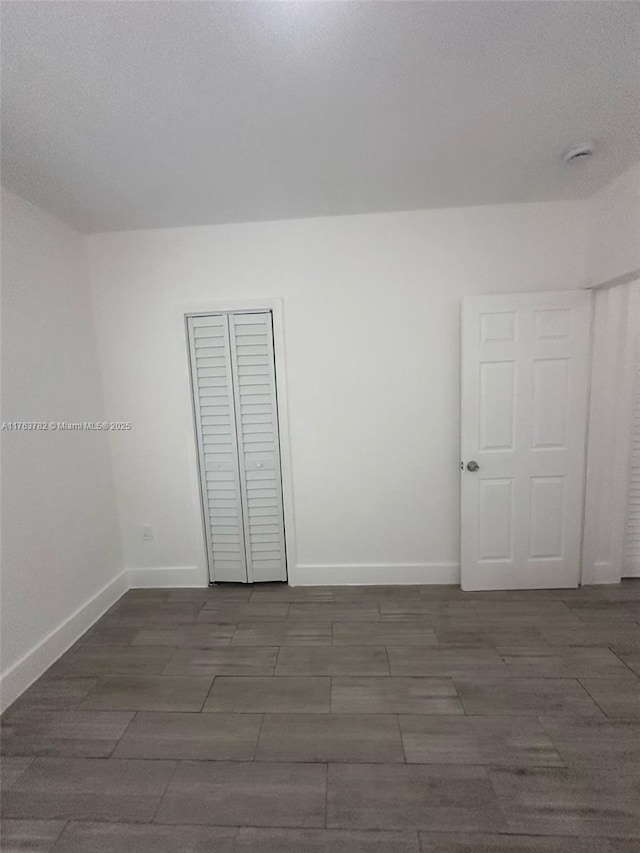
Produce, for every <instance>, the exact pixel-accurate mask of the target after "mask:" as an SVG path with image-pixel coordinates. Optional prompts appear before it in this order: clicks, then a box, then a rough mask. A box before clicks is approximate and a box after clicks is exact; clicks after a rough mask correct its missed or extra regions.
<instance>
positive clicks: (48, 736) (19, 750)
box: [0, 709, 133, 758]
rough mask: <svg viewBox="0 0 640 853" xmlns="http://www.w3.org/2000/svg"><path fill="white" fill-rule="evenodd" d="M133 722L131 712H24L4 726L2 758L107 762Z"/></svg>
mask: <svg viewBox="0 0 640 853" xmlns="http://www.w3.org/2000/svg"><path fill="white" fill-rule="evenodd" d="M132 719H133V712H132V711H66V710H65V711H55V710H41V709H34V710H24V711H23V712H22V713H20V714H14V715H12V716H10V717H9V718H8V719H7V720H6V721H5V720H3V722H2V740H1V742H0V749H1V751H2V754H3V755H52V756H53V755H67V756H77V757H79V758H81V757H86V758H106V757H108V756H109V755H110V754H111V753H112V752H113V750H114V748H115V746H116V744H117V743H118V739H119V738H120V737H121V736H122V734H123V733H124V731H125V729H126V728H127V726H128V725H129V723H130V722H131V720H132Z"/></svg>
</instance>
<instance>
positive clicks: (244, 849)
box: [78, 827, 626, 853]
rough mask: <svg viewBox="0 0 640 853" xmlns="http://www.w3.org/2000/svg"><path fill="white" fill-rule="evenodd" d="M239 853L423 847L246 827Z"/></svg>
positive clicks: (404, 839)
mask: <svg viewBox="0 0 640 853" xmlns="http://www.w3.org/2000/svg"><path fill="white" fill-rule="evenodd" d="M78 853H79V851H78ZM114 853H115V851H114ZM235 853H419V847H418V836H417V834H416V833H415V832H383V831H382V832H380V831H379V832H375V831H374V832H366V831H358V830H349V829H251V828H244V827H243V828H241V829H240V830H239V832H238V838H237V840H236V847H235ZM625 853H626V852H625Z"/></svg>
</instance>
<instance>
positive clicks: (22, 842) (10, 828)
mask: <svg viewBox="0 0 640 853" xmlns="http://www.w3.org/2000/svg"><path fill="white" fill-rule="evenodd" d="M64 826H65V822H64V821H63V820H3V821H2V824H0V850H2V851H3V853H50V850H51V848H52V847H53V845H54V844H55V842H56V839H57V838H58V836H59V835H60V833H61V832H62V830H63V829H64Z"/></svg>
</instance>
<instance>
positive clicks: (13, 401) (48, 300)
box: [1, 191, 126, 707]
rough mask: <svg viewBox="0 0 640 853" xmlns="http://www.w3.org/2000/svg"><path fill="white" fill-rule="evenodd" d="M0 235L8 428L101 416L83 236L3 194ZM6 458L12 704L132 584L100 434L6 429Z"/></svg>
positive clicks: (6, 614) (7, 681)
mask: <svg viewBox="0 0 640 853" xmlns="http://www.w3.org/2000/svg"><path fill="white" fill-rule="evenodd" d="M2 229H3V235H2V236H3V246H2V249H3V251H2V279H3V316H2V389H3V410H2V420H3V421H5V422H7V421H46V422H49V421H58V420H60V421H77V420H78V421H79V420H82V421H84V420H103V419H104V403H103V398H102V390H101V378H100V371H99V368H98V360H97V350H96V343H95V333H94V328H93V319H92V309H91V300H90V292H89V288H88V283H87V271H86V259H85V254H84V247H83V243H82V238H81V236H80V235H79V234H78V233H77V232H76V231H74V230H73V229H71V228H69V227H67V226H66V225H63V224H62V223H61V222H59V221H57V220H56V219H53V218H52V217H50V216H48V215H47V214H45V213H44V212H42V211H41V210H39V209H38V208H36V207H34V206H32V205H30V204H28V203H27V202H25V201H23V200H22V199H20V198H18V197H17V196H15V195H13V194H11V193H9V192H5V191H3V192H2ZM2 462H3V483H2V486H3V489H2V661H1V672H2V705H3V707H6V705H7V704H9V703H10V702H11V701H12V700H13V699H14V698H15V697H16V696H17V695H19V693H20V692H21V691H22V690H24V689H25V688H26V687H27V686H28V685H29V684H30V683H31V681H33V680H34V679H35V678H36V677H38V676H39V675H40V674H41V672H42V671H43V670H44V669H45V668H46V667H47V666H48V665H49V664H50V663H52V662H53V660H55V658H56V657H58V655H59V654H60V653H61V652H62V651H64V650H65V648H66V647H67V646H68V645H70V643H71V642H73V641H74V640H75V639H76V637H77V636H78V635H79V634H80V633H82V632H83V631H84V630H86V628H87V627H88V626H89V625H90V624H91V622H92V621H94V619H95V618H96V617H97V616H98V615H99V614H100V612H101V611H102V610H104V609H105V608H106V607H107V606H109V605H110V604H111V603H112V601H113V600H115V599H116V598H117V597H118V595H119V594H120V593H121V592H122V591H123V590H124V589H125V588H126V582H125V576H124V575H121V572H122V555H121V549H120V542H119V531H118V526H117V512H116V507H115V500H114V491H113V480H112V477H111V470H110V463H109V454H108V444H107V437H106V435H105V434H104V433H90V432H50V431H37V432H23V431H18V432H15V431H8V430H4V431H3V432H2ZM119 575H120V578H118V576H119Z"/></svg>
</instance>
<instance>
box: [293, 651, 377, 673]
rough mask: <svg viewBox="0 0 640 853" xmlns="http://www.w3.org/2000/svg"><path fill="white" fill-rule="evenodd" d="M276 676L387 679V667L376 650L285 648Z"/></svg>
mask: <svg viewBox="0 0 640 853" xmlns="http://www.w3.org/2000/svg"><path fill="white" fill-rule="evenodd" d="M276 675H389V664H388V663H387V652H386V651H385V649H384V648H381V647H377V646H341V647H337V646H285V647H283V648H281V649H280V654H279V656H278V663H277V665H276Z"/></svg>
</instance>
